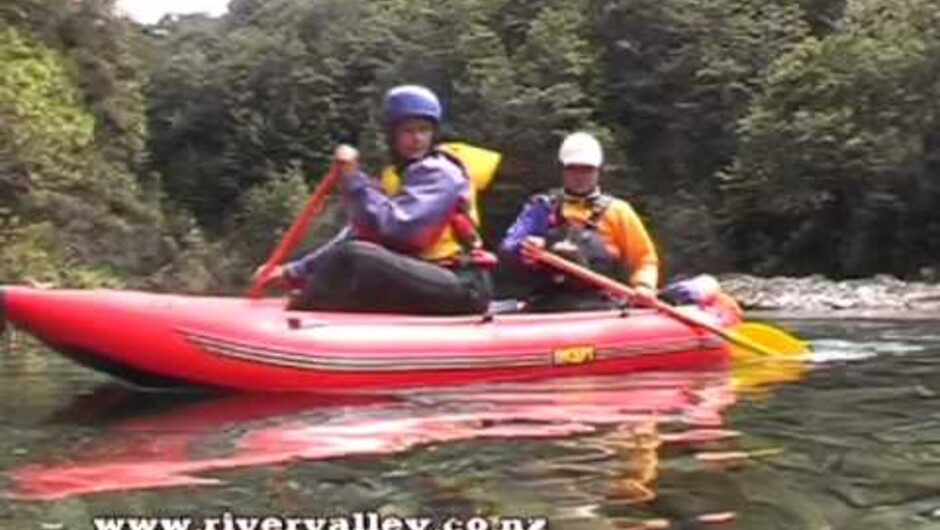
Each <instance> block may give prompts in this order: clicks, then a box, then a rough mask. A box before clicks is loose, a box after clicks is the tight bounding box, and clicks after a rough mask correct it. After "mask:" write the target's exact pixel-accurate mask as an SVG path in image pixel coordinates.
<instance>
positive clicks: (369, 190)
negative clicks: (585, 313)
mask: <svg viewBox="0 0 940 530" xmlns="http://www.w3.org/2000/svg"><path fill="white" fill-rule="evenodd" d="M384 111H385V112H384V114H385V116H384V119H385V127H386V138H387V141H388V147H389V151H390V153H391V158H392V164H391V165H389V166H388V167H386V168H385V169H384V170H383V171H382V172H381V175H380V176H379V178H372V177H370V176H368V175H366V174H365V173H364V172H363V171H362V170H361V169H360V168H359V162H358V155H357V153H356V151H355V150H354V149H350V148H341V149H337V152H336V163H337V164H338V167H339V171H340V173H341V177H342V188H343V194H344V198H345V204H346V207H347V213H348V217H349V227H348V230H346V231H345V233H344V234H343V235H342V236H340V237H339V238H338V239H336V240H334V241H333V242H332V243H331V244H330V245H329V247H328V248H327V249H325V250H322V249H321V251H319V252H315V253H311V254H308V255H307V256H305V257H303V258H300V259H298V260H296V261H293V262H291V263H287V264H286V265H284V266H283V267H279V268H278V269H276V270H275V271H274V272H273V273H272V274H271V275H269V277H268V278H267V281H271V280H284V281H286V282H287V283H290V284H299V286H300V289H301V291H300V292H301V294H300V296H296V297H294V298H293V299H292V302H291V308H292V309H305V310H320V311H354V312H391V313H412V314H440V315H451V314H464V313H476V312H484V311H485V310H486V308H487V307H488V306H489V303H490V301H491V299H492V296H493V288H492V280H491V277H490V269H491V268H492V266H493V265H494V264H495V258H494V257H493V256H492V254H490V253H488V252H486V251H485V250H484V249H483V245H482V239H481V238H480V236H479V233H478V226H479V222H480V219H479V214H478V211H477V192H478V191H479V190H480V189H483V188H485V187H486V185H487V184H488V183H489V181H490V180H491V179H492V177H493V174H494V173H495V171H496V169H497V167H498V165H499V162H500V158H501V157H500V155H499V154H498V153H494V152H492V151H488V150H485V149H480V148H477V147H473V146H469V145H466V144H443V145H438V144H436V139H437V134H438V130H439V126H440V122H441V118H442V114H443V113H442V107H441V103H440V101H439V100H438V98H437V96H436V95H435V94H434V93H433V92H432V91H431V90H429V89H428V88H425V87H422V86H416V85H404V86H398V87H395V88H393V89H391V90H390V91H389V92H388V93H387V94H386V97H385V108H384Z"/></svg>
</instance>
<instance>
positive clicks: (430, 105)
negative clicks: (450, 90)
mask: <svg viewBox="0 0 940 530" xmlns="http://www.w3.org/2000/svg"><path fill="white" fill-rule="evenodd" d="M441 114H442V111H441V102H440V100H438V99H437V96H436V95H434V92H431V91H430V90H429V89H427V88H425V87H423V86H418V85H402V86H397V87H395V88H393V89H391V90H389V91H388V93H387V94H386V95H385V124H386V125H389V126H391V125H395V124H396V123H398V122H399V121H401V120H403V119H405V118H424V119H426V120H430V121H432V122H434V123H435V124H438V123H440V121H441Z"/></svg>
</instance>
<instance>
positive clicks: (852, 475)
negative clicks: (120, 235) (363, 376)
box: [0, 316, 940, 530]
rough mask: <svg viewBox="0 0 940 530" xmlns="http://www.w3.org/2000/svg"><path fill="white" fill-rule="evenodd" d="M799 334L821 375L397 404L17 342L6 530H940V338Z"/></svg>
mask: <svg viewBox="0 0 940 530" xmlns="http://www.w3.org/2000/svg"><path fill="white" fill-rule="evenodd" d="M791 317H792V316H791ZM779 322H781V323H782V324H784V325H785V326H786V327H788V328H789V329H791V330H793V331H795V332H797V333H798V334H799V335H801V336H802V337H804V338H807V339H809V340H811V341H812V343H813V345H814V348H815V351H814V353H813V359H812V362H810V363H806V364H794V363H779V362H777V363H764V364H760V365H755V366H749V367H746V368H742V369H736V370H732V371H721V372H710V373H698V374H688V373H685V374H683V373H668V372H661V373H659V372H657V373H647V374H639V375H634V376H629V377H617V378H603V379H571V380H565V381H556V382H542V383H527V384H516V385H509V386H499V387H481V388H468V389H464V390H461V391H459V392H457V391H452V392H439V391H438V392H430V391H426V392H416V393H413V394H410V395H408V396H399V397H376V396H332V397H317V396H282V397H271V396H267V397H262V396H250V395H234V396H232V395H230V396H195V395H188V394H154V393H142V392H134V391H129V390H128V389H125V388H124V387H121V386H120V385H114V384H113V383H112V382H111V381H110V380H109V379H107V378H106V377H103V376H99V375H97V374H93V373H91V372H89V371H87V370H85V369H83V368H79V367H77V366H75V365H73V364H71V363H70V362H68V361H65V360H62V359H60V358H58V357H57V356H55V355H54V354H52V353H50V352H48V351H45V350H43V349H41V348H37V347H35V346H31V345H30V344H29V341H28V340H27V339H26V338H25V337H23V336H21V335H20V336H14V337H12V338H11V337H10V336H7V337H6V338H5V339H4V340H5V341H6V347H5V348H4V350H5V352H4V355H3V358H2V359H0V369H2V372H0V379H2V383H3V384H2V385H0V418H2V420H3V423H2V427H0V429H2V431H0V434H2V436H0V477H2V478H0V488H2V494H3V496H4V498H5V502H4V503H2V506H0V528H3V529H6V528H9V529H16V530H26V529H33V528H35V529H43V530H59V529H76V530H78V529H94V528H95V522H94V519H95V518H96V517H108V516H116V515H121V516H148V517H153V516H164V517H170V516H181V517H182V516H186V517H191V518H193V519H192V522H191V526H190V528H193V529H196V528H203V525H204V524H205V522H206V520H208V519H209V518H215V517H219V516H222V515H224V514H226V513H228V514H231V515H232V516H233V517H235V516H237V517H248V516H255V517H258V518H259V519H258V520H257V521H255V523H254V524H255V525H256V526H255V527H252V526H251V524H252V523H251V520H250V519H244V520H240V521H239V522H240V523H243V524H245V525H247V526H241V527H240V526H237V525H236V522H235V520H234V519H232V520H231V521H230V524H231V525H232V526H231V527H230V528H226V527H224V526H219V527H218V528H219V530H222V529H223V528H225V530H241V529H242V528H244V530H269V529H271V530H276V529H277V528H278V527H277V526H269V527H268V528H262V527H261V526H260V523H261V522H265V523H267V524H270V525H275V524H276V523H277V522H278V521H273V520H271V521H264V519H263V518H264V517H267V516H278V517H297V518H301V517H306V518H312V517H317V516H346V515H351V514H354V513H356V512H363V513H365V512H376V513H378V514H380V515H383V516H391V515H402V516H426V517H434V518H435V521H436V522H443V521H446V520H447V518H449V517H451V516H461V517H471V516H477V517H482V518H489V519H486V520H490V521H494V524H495V521H496V518H498V517H502V518H507V517H513V516H518V517H523V519H522V520H521V521H523V522H526V523H530V522H531V523H533V526H532V527H531V528H533V530H534V528H536V526H537V525H536V523H537V521H538V519H537V518H539V517H544V518H546V520H547V522H548V525H549V527H550V528H553V529H582V528H583V529H615V528H616V529H644V528H645V529H655V528H676V529H678V528H716V529H718V528H722V529H753V530H772V529H794V530H798V529H814V530H815V529H819V530H822V529H845V530H868V529H872V530H873V529H905V530H906V529H914V530H916V529H940V407H938V405H940V400H938V394H940V326H938V322H937V321H931V320H916V321H907V320H856V321H852V320H800V319H797V318H795V317H792V318H789V319H787V320H780V321H779ZM527 517H531V518H535V519H532V520H529V519H525V518H527ZM481 521H483V519H480V520H479V521H477V522H481ZM112 522H113V521H112ZM287 522H288V520H287V519H280V520H279V523H280V524H286V523H287ZM332 523H333V524H339V523H337V521H332ZM98 524H101V521H100V520H99V521H98ZM221 524H222V523H221V522H220V525H221ZM298 524H299V523H298ZM157 528H159V527H157ZM298 528H303V527H298ZM494 528H496V527H495V526H494ZM283 529H284V530H287V527H286V526H284V527H283ZM364 530H371V529H369V528H366V529H364ZM388 530H390V529H388Z"/></svg>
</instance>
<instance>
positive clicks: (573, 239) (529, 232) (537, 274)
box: [500, 132, 659, 312]
mask: <svg viewBox="0 0 940 530" xmlns="http://www.w3.org/2000/svg"><path fill="white" fill-rule="evenodd" d="M558 159H559V162H561V165H562V187H561V188H559V189H555V190H551V191H548V192H545V193H540V194H537V195H535V196H533V197H531V198H530V199H529V201H527V203H526V204H525V206H524V207H523V209H522V211H521V212H520V213H519V216H518V217H517V218H516V220H515V222H514V223H513V224H512V226H511V227H510V228H509V229H508V231H507V232H506V235H505V237H504V239H503V241H502V243H501V244H500V252H501V254H502V256H503V258H504V259H505V260H507V261H509V262H511V263H514V264H516V265H517V266H520V267H523V268H524V269H525V270H526V271H527V273H528V274H527V276H528V277H529V278H531V279H532V280H533V285H532V293H531V297H530V299H529V300H528V305H529V310H531V311H534V312H551V311H569V310H590V309H605V308H611V307H616V306H617V305H619V304H621V303H622V301H618V300H613V299H611V298H610V297H609V296H607V295H606V294H605V293H603V292H601V291H599V290H598V289H597V288H596V287H593V286H591V285H588V284H586V283H583V282H581V281H579V280H577V279H575V278H571V277H566V276H564V275H561V274H558V273H557V272H556V271H553V270H551V269H547V268H545V267H543V266H541V265H539V264H538V263H535V262H533V261H531V260H528V259H526V256H525V253H524V251H523V243H524V242H526V241H528V242H529V243H530V244H535V245H537V246H539V247H541V248H546V249H548V250H550V251H552V252H555V253H558V254H560V255H562V256H563V257H566V258H569V259H572V260H574V261H576V262H578V263H580V264H581V265H584V266H587V267H588V268H590V269H592V270H594V271H595V272H598V273H601V274H604V275H607V276H610V277H612V278H614V279H618V280H622V281H625V282H627V283H628V284H629V285H630V286H632V287H633V288H634V289H635V290H636V291H637V293H638V296H639V297H640V298H645V299H653V298H655V297H656V291H657V287H658V284H659V257H658V254H657V252H656V248H655V246H654V244H653V241H652V239H651V238H650V236H649V233H648V232H647V230H646V227H645V226H644V224H643V221H642V220H641V219H640V216H639V215H637V213H636V211H634V209H633V207H632V206H631V205H630V204H629V203H628V202H627V201H625V200H623V199H620V198H617V197H613V196H611V195H608V194H606V193H604V192H603V190H602V189H601V187H600V176H601V170H602V168H603V164H604V152H603V149H602V147H601V144H600V142H598V140H597V139H596V138H595V137H594V136H593V135H591V134H589V133H586V132H575V133H573V134H570V135H569V136H568V137H566V138H565V139H564V141H563V142H562V144H561V147H560V149H559V150H558ZM640 302H641V303H642V302H643V300H640Z"/></svg>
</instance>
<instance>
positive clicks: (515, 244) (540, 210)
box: [499, 196, 551, 260]
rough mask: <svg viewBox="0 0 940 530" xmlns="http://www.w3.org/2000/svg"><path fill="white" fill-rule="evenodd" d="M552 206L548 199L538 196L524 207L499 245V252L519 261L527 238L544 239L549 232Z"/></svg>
mask: <svg viewBox="0 0 940 530" xmlns="http://www.w3.org/2000/svg"><path fill="white" fill-rule="evenodd" d="M550 216H551V205H550V204H549V202H548V199H547V198H546V197H543V196H538V197H534V198H532V199H530V200H529V201H528V202H526V204H525V206H523V207H522V211H521V212H519V216H518V217H516V220H515V221H514V222H513V224H512V226H510V227H509V229H508V230H506V235H505V236H504V237H503V240H502V241H501V242H500V244H499V252H500V254H501V255H503V256H505V257H506V258H508V259H511V260H518V259H519V257H520V253H521V251H522V242H523V241H525V239H526V238H527V237H544V236H545V233H546V232H547V231H548V224H549V217H550Z"/></svg>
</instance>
